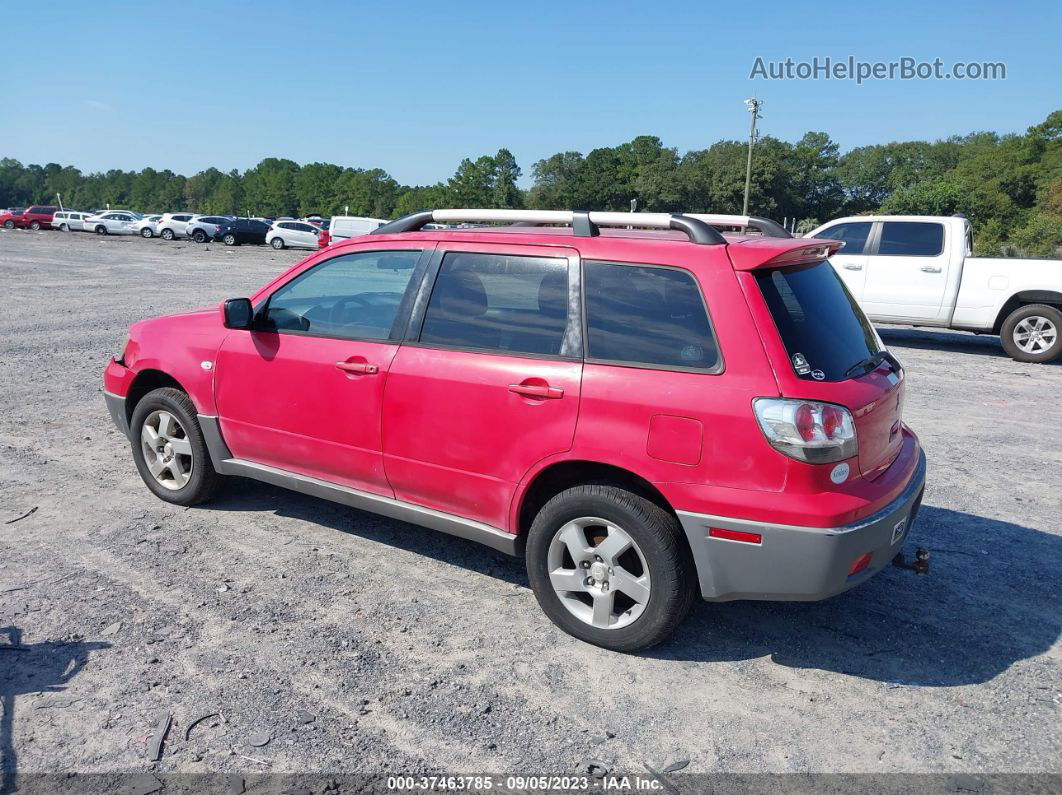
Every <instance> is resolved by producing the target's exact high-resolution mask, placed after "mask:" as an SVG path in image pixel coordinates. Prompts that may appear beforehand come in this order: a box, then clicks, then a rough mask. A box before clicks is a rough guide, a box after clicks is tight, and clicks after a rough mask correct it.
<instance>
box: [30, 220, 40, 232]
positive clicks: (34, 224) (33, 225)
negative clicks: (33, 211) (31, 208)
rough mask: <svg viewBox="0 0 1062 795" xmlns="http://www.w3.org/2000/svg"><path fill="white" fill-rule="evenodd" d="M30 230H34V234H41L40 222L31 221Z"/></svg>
mask: <svg viewBox="0 0 1062 795" xmlns="http://www.w3.org/2000/svg"><path fill="white" fill-rule="evenodd" d="M30 229H32V230H33V231H34V232H39V231H40V230H41V222H40V221H31V222H30Z"/></svg>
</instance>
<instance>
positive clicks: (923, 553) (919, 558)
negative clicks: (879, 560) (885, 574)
mask: <svg viewBox="0 0 1062 795" xmlns="http://www.w3.org/2000/svg"><path fill="white" fill-rule="evenodd" d="M892 565H893V566H895V567H896V568H898V569H910V570H911V571H913V572H914V573H915V574H929V550H928V549H926V548H925V547H918V549H916V550H915V559H914V563H908V562H907V561H906V560H904V559H903V550H902V549H901V550H900V551H899V552H897V553H896V557H894V558H893V559H892Z"/></svg>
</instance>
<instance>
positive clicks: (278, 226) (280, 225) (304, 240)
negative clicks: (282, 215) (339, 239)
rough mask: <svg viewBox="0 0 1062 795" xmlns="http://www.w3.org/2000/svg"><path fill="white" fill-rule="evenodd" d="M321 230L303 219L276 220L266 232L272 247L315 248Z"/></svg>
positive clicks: (267, 239)
mask: <svg viewBox="0 0 1062 795" xmlns="http://www.w3.org/2000/svg"><path fill="white" fill-rule="evenodd" d="M320 234H321V230H320V229H318V228H317V227H316V226H314V225H313V224H308V223H305V222H303V221H277V222H276V223H274V224H273V226H272V227H270V229H269V232H268V233H267V234H266V243H268V244H269V245H271V246H272V247H273V248H276V249H281V248H289V247H290V248H317V247H318V246H317V244H318V240H319V237H320Z"/></svg>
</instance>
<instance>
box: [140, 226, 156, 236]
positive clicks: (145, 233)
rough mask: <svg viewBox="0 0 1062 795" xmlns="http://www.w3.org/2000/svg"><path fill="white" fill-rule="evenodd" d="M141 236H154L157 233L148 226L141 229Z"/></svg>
mask: <svg viewBox="0 0 1062 795" xmlns="http://www.w3.org/2000/svg"><path fill="white" fill-rule="evenodd" d="M140 236H141V237H154V236H155V233H154V232H152V231H151V230H150V229H148V228H147V227H146V226H145V227H144V228H143V229H141V230H140Z"/></svg>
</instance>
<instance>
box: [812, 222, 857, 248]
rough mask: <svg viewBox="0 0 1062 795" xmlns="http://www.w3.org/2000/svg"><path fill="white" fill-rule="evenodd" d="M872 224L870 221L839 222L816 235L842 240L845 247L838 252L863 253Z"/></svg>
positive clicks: (817, 236)
mask: <svg viewBox="0 0 1062 795" xmlns="http://www.w3.org/2000/svg"><path fill="white" fill-rule="evenodd" d="M870 226H871V223H870V221H859V222H857V223H851V224H837V226H831V227H830V228H829V229H827V230H825V231H824V232H819V233H818V234H817V235H815V237H816V238H825V239H826V240H840V241H842V242H843V243H844V248H842V249H841V250H840V251H838V252H837V253H838V254H862V253H863V249H865V248H866V245H867V238H868V237H870Z"/></svg>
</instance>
